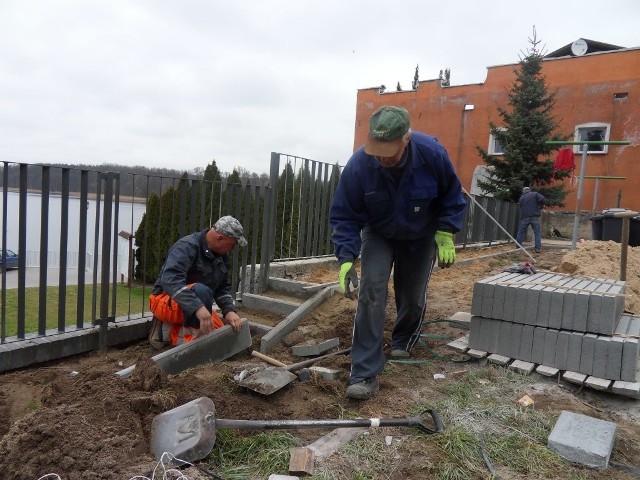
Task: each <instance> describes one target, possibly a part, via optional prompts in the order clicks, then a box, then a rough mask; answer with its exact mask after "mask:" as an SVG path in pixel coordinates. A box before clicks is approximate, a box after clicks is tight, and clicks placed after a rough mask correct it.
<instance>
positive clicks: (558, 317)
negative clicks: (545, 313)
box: [546, 288, 573, 329]
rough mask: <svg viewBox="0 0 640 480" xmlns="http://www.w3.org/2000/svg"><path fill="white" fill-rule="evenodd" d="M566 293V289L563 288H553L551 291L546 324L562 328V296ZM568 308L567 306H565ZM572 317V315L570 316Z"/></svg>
mask: <svg viewBox="0 0 640 480" xmlns="http://www.w3.org/2000/svg"><path fill="white" fill-rule="evenodd" d="M566 293H567V290H566V289H564V288H555V289H553V291H552V292H551V302H550V305H549V318H548V319H547V322H546V326H547V327H551V328H558V329H559V328H560V327H561V326H562V328H563V329H564V324H563V323H562V320H563V318H564V317H563V315H564V300H565V298H564V296H565V294H566ZM567 308H568V307H567ZM571 318H573V317H571Z"/></svg>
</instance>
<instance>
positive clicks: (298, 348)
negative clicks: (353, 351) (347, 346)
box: [291, 337, 340, 357]
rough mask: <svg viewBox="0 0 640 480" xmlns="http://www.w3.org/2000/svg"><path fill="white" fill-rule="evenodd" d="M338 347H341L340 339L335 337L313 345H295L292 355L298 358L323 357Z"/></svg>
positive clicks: (292, 348)
mask: <svg viewBox="0 0 640 480" xmlns="http://www.w3.org/2000/svg"><path fill="white" fill-rule="evenodd" d="M338 345H340V339H339V338H338V337H335V338H330V339H329V340H325V341H324V342H321V343H316V344H313V345H294V346H293V347H291V353H293V354H294V355H295V356H297V357H312V356H316V355H322V354H323V353H324V352H327V351H329V350H331V349H332V348H335V347H337V346H338Z"/></svg>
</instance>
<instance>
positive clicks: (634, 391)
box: [611, 381, 640, 399]
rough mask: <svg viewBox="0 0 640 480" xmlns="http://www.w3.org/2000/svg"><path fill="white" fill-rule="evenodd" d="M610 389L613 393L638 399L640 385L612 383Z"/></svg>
mask: <svg viewBox="0 0 640 480" xmlns="http://www.w3.org/2000/svg"><path fill="white" fill-rule="evenodd" d="M611 389H612V390H613V393H618V394H620V395H625V396H627V397H632V398H637V399H640V383H638V382H624V381H617V382H613V386H612V387H611Z"/></svg>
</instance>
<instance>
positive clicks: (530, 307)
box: [524, 284, 544, 325]
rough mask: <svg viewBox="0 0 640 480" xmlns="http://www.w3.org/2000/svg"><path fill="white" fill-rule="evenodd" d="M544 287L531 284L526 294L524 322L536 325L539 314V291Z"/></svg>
mask: <svg viewBox="0 0 640 480" xmlns="http://www.w3.org/2000/svg"><path fill="white" fill-rule="evenodd" d="M543 288H544V285H541V284H536V285H532V286H531V288H530V289H529V292H528V295H527V306H526V309H525V315H524V316H525V318H524V323H525V324H527V325H536V324H537V322H538V316H539V315H540V312H539V306H540V292H541V290H542V289H543Z"/></svg>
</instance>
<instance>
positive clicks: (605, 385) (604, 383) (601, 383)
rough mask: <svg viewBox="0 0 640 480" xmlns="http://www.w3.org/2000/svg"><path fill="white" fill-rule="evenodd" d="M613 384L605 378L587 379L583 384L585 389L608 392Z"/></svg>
mask: <svg viewBox="0 0 640 480" xmlns="http://www.w3.org/2000/svg"><path fill="white" fill-rule="evenodd" d="M612 383H613V382H612V381H611V380H608V379H606V378H598V377H593V376H592V377H588V378H587V379H586V380H585V381H584V384H585V385H586V386H587V387H590V388H593V389H594V390H603V391H606V390H609V387H611V384H612Z"/></svg>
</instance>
